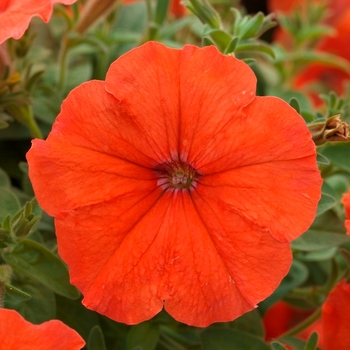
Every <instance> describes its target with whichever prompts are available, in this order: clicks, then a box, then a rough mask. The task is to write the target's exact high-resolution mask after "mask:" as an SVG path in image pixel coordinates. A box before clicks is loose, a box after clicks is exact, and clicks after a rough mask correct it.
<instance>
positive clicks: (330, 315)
mask: <svg viewBox="0 0 350 350" xmlns="http://www.w3.org/2000/svg"><path fill="white" fill-rule="evenodd" d="M322 333H323V338H324V344H323V349H324V350H333V349H337V350H348V349H350V284H347V283H346V281H345V280H343V281H341V282H339V283H338V284H337V285H336V286H335V288H334V289H333V290H332V291H331V293H330V294H329V295H328V297H327V299H326V301H325V302H324V304H323V306H322Z"/></svg>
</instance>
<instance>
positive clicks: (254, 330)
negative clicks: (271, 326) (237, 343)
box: [229, 309, 264, 337]
mask: <svg viewBox="0 0 350 350" xmlns="http://www.w3.org/2000/svg"><path fill="white" fill-rule="evenodd" d="M229 325H230V328H231V329H235V330H237V331H241V332H245V333H250V334H254V335H257V336H260V337H263V336H264V326H263V323H262V318H261V315H260V312H259V311H258V310H257V309H255V310H252V311H250V312H247V313H245V314H243V315H242V316H240V317H239V318H237V319H236V320H234V321H233V322H230V323H229Z"/></svg>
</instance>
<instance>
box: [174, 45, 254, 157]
mask: <svg viewBox="0 0 350 350" xmlns="http://www.w3.org/2000/svg"><path fill="white" fill-rule="evenodd" d="M180 69H181V77H180V78H181V80H180V84H181V95H180V98H181V100H180V101H181V102H180V103H181V116H180V120H181V129H180V135H179V137H180V140H181V142H180V143H179V152H180V154H181V158H182V160H184V161H187V160H188V161H189V162H190V163H192V162H194V161H195V160H197V159H198V158H201V156H202V155H203V153H205V156H207V155H208V154H209V153H210V152H212V153H213V154H216V155H218V156H220V151H221V149H222V147H224V146H223V145H221V144H220V143H219V142H217V140H215V141H214V142H212V140H213V138H215V136H216V135H218V134H223V133H225V130H226V128H227V125H228V124H232V123H237V120H236V118H235V117H236V115H237V111H240V110H241V109H242V108H243V107H244V106H246V105H248V104H249V103H251V102H252V101H253V99H254V97H255V89H256V78H255V75H254V73H253V71H252V70H251V69H250V68H249V66H248V65H246V64H245V63H244V62H242V61H240V60H238V59H236V58H234V57H233V56H225V55H222V54H220V53H219V51H218V50H217V49H216V48H215V47H214V46H208V47H205V48H202V49H198V48H196V47H194V46H185V47H184V49H183V51H182V55H181V67H180ZM230 136H231V135H230ZM232 136H234V134H233V135H232ZM223 141H225V142H228V141H227V140H223ZM208 144H210V146H212V145H213V144H215V145H216V146H215V151H213V149H211V150H210V151H207V152H205V151H204V152H203V150H206V148H207V145H208ZM203 145H205V147H203ZM210 146H209V147H210Z"/></svg>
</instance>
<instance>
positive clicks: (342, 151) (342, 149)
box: [321, 142, 350, 173]
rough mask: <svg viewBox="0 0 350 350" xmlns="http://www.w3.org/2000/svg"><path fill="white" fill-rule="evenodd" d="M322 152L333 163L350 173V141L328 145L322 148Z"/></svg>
mask: <svg viewBox="0 0 350 350" xmlns="http://www.w3.org/2000/svg"><path fill="white" fill-rule="evenodd" d="M321 153H322V155H323V156H325V157H327V158H328V159H329V160H330V162H331V164H333V165H336V166H338V167H339V168H341V169H343V170H346V171H347V172H349V173H350V142H347V143H337V144H332V145H327V147H324V148H322V150H321Z"/></svg>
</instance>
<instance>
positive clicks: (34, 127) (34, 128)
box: [27, 118, 44, 139]
mask: <svg viewBox="0 0 350 350" xmlns="http://www.w3.org/2000/svg"><path fill="white" fill-rule="evenodd" d="M27 126H28V129H29V130H30V133H31V134H32V136H33V137H34V138H37V139H43V138H44V137H43V134H42V132H41V130H40V129H39V126H38V124H37V123H36V121H35V119H34V118H30V120H28V122H27Z"/></svg>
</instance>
